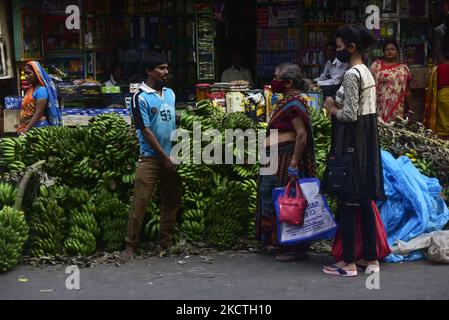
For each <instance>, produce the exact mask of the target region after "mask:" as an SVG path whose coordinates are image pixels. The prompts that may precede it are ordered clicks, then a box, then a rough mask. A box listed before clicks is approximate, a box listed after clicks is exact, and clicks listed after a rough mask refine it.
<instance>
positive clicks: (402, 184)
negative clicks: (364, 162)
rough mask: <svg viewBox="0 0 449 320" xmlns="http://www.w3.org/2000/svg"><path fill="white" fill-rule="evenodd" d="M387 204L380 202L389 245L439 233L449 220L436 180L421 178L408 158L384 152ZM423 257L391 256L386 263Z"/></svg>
mask: <svg viewBox="0 0 449 320" xmlns="http://www.w3.org/2000/svg"><path fill="white" fill-rule="evenodd" d="M382 164H383V170H384V179H385V193H386V196H387V198H388V200H387V201H384V202H382V203H379V204H378V205H379V207H380V212H381V216H382V220H383V223H384V225H385V228H386V231H387V235H388V237H387V238H388V244H389V245H390V247H393V246H395V245H397V243H398V241H399V240H401V241H405V242H407V241H409V240H411V239H414V238H416V237H417V236H419V235H421V234H423V233H430V232H433V231H439V230H441V229H443V227H444V226H445V225H446V224H447V222H448V221H449V210H448V208H447V206H446V204H445V202H444V200H443V198H442V187H441V185H440V183H439V181H438V179H435V178H428V177H426V176H424V175H422V174H421V173H420V172H419V170H418V169H416V167H415V166H414V165H413V163H412V162H411V161H410V159H409V158H408V157H401V158H399V159H395V158H394V157H393V156H392V155H391V154H390V153H388V152H386V151H382ZM422 258H424V255H423V254H422V252H421V251H415V252H412V253H411V254H409V255H408V256H402V255H399V254H394V253H393V254H391V255H390V256H388V257H387V258H386V259H385V261H387V262H401V261H412V260H419V259H422Z"/></svg>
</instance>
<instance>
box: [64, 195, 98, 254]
mask: <svg viewBox="0 0 449 320" xmlns="http://www.w3.org/2000/svg"><path fill="white" fill-rule="evenodd" d="M68 198H69V204H68V207H67V208H70V211H69V225H70V229H69V233H68V237H67V239H66V240H65V241H64V248H65V252H66V253H68V254H70V255H75V256H89V255H91V254H93V253H94V252H95V251H96V250H97V238H98V237H99V235H100V228H99V227H98V224H97V220H96V219H95V215H96V210H97V208H96V206H95V205H94V204H93V203H92V201H91V197H90V195H89V193H88V191H87V190H83V189H72V190H70V192H69V196H68Z"/></svg>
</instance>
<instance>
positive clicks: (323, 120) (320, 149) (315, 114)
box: [309, 108, 332, 179]
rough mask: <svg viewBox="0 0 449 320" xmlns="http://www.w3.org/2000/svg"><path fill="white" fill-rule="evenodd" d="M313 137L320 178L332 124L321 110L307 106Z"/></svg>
mask: <svg viewBox="0 0 449 320" xmlns="http://www.w3.org/2000/svg"><path fill="white" fill-rule="evenodd" d="M309 114H310V118H311V120H312V123H313V133H314V138H315V155H316V164H317V177H318V178H319V179H322V178H323V176H324V172H325V170H326V166H327V156H328V154H329V152H330V148H331V135H332V124H331V121H330V119H329V118H328V117H327V116H326V115H325V114H324V112H323V111H317V110H315V109H312V108H309Z"/></svg>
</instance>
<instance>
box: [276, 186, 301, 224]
mask: <svg viewBox="0 0 449 320" xmlns="http://www.w3.org/2000/svg"><path fill="white" fill-rule="evenodd" d="M291 187H292V181H290V182H289V183H288V185H287V187H286V188H285V193H284V195H283V196H280V197H279V199H278V200H279V201H278V202H279V221H280V222H285V223H287V224H291V225H294V226H300V225H302V224H304V211H305V209H306V207H307V200H306V199H304V197H303V195H302V192H301V188H300V187H299V182H298V181H296V182H295V187H296V197H295V198H291V197H290V188H291Z"/></svg>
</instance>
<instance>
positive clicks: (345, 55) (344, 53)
mask: <svg viewBox="0 0 449 320" xmlns="http://www.w3.org/2000/svg"><path fill="white" fill-rule="evenodd" d="M337 59H338V60H339V61H340V62H342V63H348V62H349V60H351V53H350V52H349V51H348V50H346V49H343V50H339V51H337Z"/></svg>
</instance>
